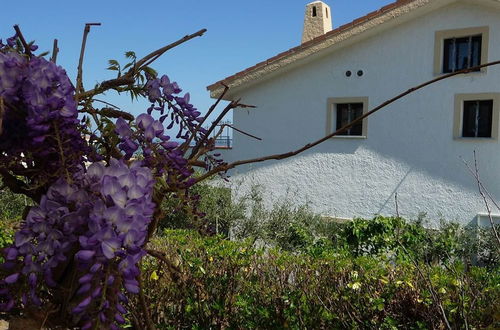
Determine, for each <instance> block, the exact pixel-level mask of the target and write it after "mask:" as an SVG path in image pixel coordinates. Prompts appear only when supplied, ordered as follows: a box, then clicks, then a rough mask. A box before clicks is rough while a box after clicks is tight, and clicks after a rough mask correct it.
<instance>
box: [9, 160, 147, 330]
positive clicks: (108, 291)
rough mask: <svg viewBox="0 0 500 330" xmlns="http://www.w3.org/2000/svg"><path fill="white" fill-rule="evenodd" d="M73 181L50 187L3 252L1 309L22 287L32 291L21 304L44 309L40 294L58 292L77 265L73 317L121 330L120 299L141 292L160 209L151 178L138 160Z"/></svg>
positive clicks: (96, 166)
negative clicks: (5, 269)
mask: <svg viewBox="0 0 500 330" xmlns="http://www.w3.org/2000/svg"><path fill="white" fill-rule="evenodd" d="M76 177H79V180H75V181H74V182H72V183H68V182H66V181H64V180H63V179H60V180H58V181H56V182H55V183H54V184H53V185H52V186H51V187H50V188H49V190H48V191H47V194H46V195H44V196H43V197H42V200H41V203H40V205H39V206H35V207H33V208H32V209H31V211H30V212H29V214H28V216H27V217H26V221H25V223H24V224H23V227H22V228H21V230H20V231H19V232H18V233H16V235H15V242H14V244H13V245H12V246H11V247H9V248H7V249H6V250H5V259H6V264H5V265H6V266H10V267H11V268H10V274H9V275H8V276H6V277H5V278H4V279H3V280H2V281H1V282H0V285H1V288H0V293H3V294H2V296H3V302H2V304H0V307H1V308H2V309H3V310H8V309H10V308H12V307H14V305H15V301H16V300H17V299H18V298H15V297H16V296H17V295H16V292H17V291H16V287H18V286H20V285H26V286H27V287H28V290H29V291H28V295H23V297H21V301H22V302H23V304H28V303H34V304H39V303H40V302H41V300H40V298H39V296H38V294H39V292H40V290H41V289H43V287H53V286H56V285H58V280H59V278H58V277H57V276H55V274H56V273H57V270H58V269H60V268H61V267H63V268H64V267H65V265H67V264H68V263H69V262H71V261H72V260H74V262H76V264H77V274H78V275H77V286H76V288H75V297H76V298H75V299H74V301H73V304H74V305H73V307H72V309H71V312H72V313H73V314H74V315H75V318H76V319H78V320H80V323H81V324H82V325H86V326H87V325H88V324H90V325H91V326H93V325H94V322H95V320H94V318H92V317H91V316H92V315H96V314H95V313H98V314H99V315H100V316H99V319H100V322H101V323H100V324H101V325H106V326H108V327H116V324H115V322H116V323H118V324H120V323H121V320H122V319H123V315H124V314H126V310H125V309H124V308H123V305H121V301H120V299H119V296H118V295H117V294H118V293H120V292H121V291H122V290H125V291H127V292H129V293H137V292H138V290H139V287H138V282H137V279H136V277H137V275H138V274H139V268H138V262H139V260H140V259H141V258H142V257H143V256H144V255H145V252H144V250H143V248H142V246H143V245H144V243H145V240H146V237H147V233H148V224H149V222H150V221H151V218H152V215H153V211H154V207H155V204H154V203H153V202H152V192H153V185H154V180H153V176H152V174H151V171H150V170H149V169H148V168H146V167H144V166H142V162H140V161H135V162H132V163H131V164H130V165H127V164H125V163H124V162H123V161H119V160H116V159H111V160H110V164H109V166H105V165H104V164H103V163H93V164H91V165H90V166H89V167H88V168H87V170H86V173H83V174H82V175H79V176H76ZM75 251H76V252H75ZM5 265H4V266H5ZM1 290H3V291H1ZM93 313H94V314H93ZM117 315H118V316H117ZM89 322H90V323H89Z"/></svg>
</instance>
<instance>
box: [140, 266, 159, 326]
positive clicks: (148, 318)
mask: <svg viewBox="0 0 500 330" xmlns="http://www.w3.org/2000/svg"><path fill="white" fill-rule="evenodd" d="M137 280H138V282H139V301H140V303H141V309H142V312H143V313H144V314H143V315H144V318H145V319H146V327H147V329H148V330H155V329H156V328H155V326H154V323H153V320H152V319H151V314H150V313H149V308H148V304H147V303H146V297H145V296H144V290H143V288H144V282H143V280H142V274H141V272H139V275H137Z"/></svg>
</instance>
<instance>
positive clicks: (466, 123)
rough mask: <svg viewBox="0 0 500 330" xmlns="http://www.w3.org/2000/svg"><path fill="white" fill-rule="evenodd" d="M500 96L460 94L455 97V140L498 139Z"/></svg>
mask: <svg viewBox="0 0 500 330" xmlns="http://www.w3.org/2000/svg"><path fill="white" fill-rule="evenodd" d="M499 105H500V94H498V93H491V94H488V93H486V94H458V95H456V96H455V123H454V136H455V138H476V139H477V138H489V139H491V138H494V139H496V138H497V137H498V113H499V111H498V110H499Z"/></svg>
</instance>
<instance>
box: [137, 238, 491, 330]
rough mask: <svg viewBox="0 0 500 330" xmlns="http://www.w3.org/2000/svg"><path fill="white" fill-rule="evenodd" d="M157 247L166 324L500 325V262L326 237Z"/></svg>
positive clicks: (156, 288) (153, 268)
mask: <svg viewBox="0 0 500 330" xmlns="http://www.w3.org/2000/svg"><path fill="white" fill-rule="evenodd" d="M153 246H154V247H155V248H156V249H157V250H161V251H163V252H164V253H165V254H164V261H163V262H158V261H157V259H153V258H147V259H146V260H145V262H144V264H143V268H144V270H145V272H144V276H145V281H146V286H145V287H146V291H145V297H146V299H147V302H146V303H147V304H148V307H149V308H150V309H151V311H152V315H153V317H154V322H155V323H156V324H157V325H158V326H159V328H162V329H177V328H210V327H212V328H235V329H246V328H261V329H262V328H292V329H299V328H300V329H304V328H310V329H313V328H314V329H318V328H325V329H326V328H328V329H331V328H359V329H367V328H376V329H380V328H385V329H396V328H404V329H427V328H438V329H439V328H445V327H446V322H449V323H450V325H451V326H452V327H453V328H462V327H464V325H465V324H468V326H470V327H487V326H490V327H498V326H500V323H499V320H498V319H495V317H498V313H499V312H500V311H499V309H498V302H500V287H499V286H500V269H499V268H498V267H493V268H490V269H487V268H485V267H476V266H471V265H467V264H465V263H463V262H461V261H458V260H457V261H447V262H446V263H445V266H442V265H437V264H436V265H430V264H428V263H426V262H423V261H422V260H417V259H413V258H412V257H411V256H403V254H402V252H401V254H399V255H398V256H397V257H395V258H393V257H391V256H390V255H388V254H387V253H385V254H372V252H367V253H364V254H363V255H357V253H351V252H350V250H349V249H347V248H345V249H340V248H338V247H335V246H333V245H328V244H324V241H321V244H320V242H319V241H318V242H317V243H316V244H312V245H311V246H309V249H308V251H307V252H303V253H291V252H287V251H283V250H280V249H278V248H271V249H263V248H254V247H253V241H251V240H245V241H238V242H235V241H229V240H226V239H224V238H223V237H221V236H214V237H210V238H207V237H202V236H200V235H199V234H197V233H195V232H193V231H186V230H174V231H172V230H167V231H165V233H164V236H163V237H157V238H156V239H155V240H154V242H153ZM386 251H393V252H395V251H394V250H386ZM132 310H135V309H134V308H132ZM137 317H138V316H137ZM445 317H446V318H445ZM445 320H446V321H445Z"/></svg>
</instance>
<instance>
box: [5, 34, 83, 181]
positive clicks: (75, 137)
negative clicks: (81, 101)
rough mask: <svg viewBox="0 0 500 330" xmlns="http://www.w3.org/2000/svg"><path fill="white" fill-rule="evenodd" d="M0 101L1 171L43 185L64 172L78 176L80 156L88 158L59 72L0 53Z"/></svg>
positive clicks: (62, 73) (36, 61)
mask: <svg viewBox="0 0 500 330" xmlns="http://www.w3.org/2000/svg"><path fill="white" fill-rule="evenodd" d="M12 40H15V38H14V39H12ZM12 42H14V41H12ZM8 43H9V44H10V43H11V42H10V41H9V39H8ZM0 98H1V100H0V102H1V106H2V111H0V116H1V118H0V124H1V127H0V168H5V169H8V170H11V171H13V172H14V173H16V172H22V171H29V172H30V173H34V174H32V177H33V179H34V180H35V181H38V179H39V178H41V179H43V180H47V178H51V177H57V176H59V175H58V174H60V173H61V172H62V171H63V170H64V171H66V170H68V171H69V172H70V173H74V172H76V171H78V168H79V167H80V166H81V164H82V163H83V161H84V155H85V154H92V152H91V150H90V148H89V147H88V146H87V144H86V142H85V140H84V139H83V138H82V136H81V134H80V132H79V128H80V127H79V120H78V111H77V105H76V102H75V100H74V88H73V86H72V84H71V81H70V80H69V78H68V76H67V74H66V72H65V71H64V69H62V68H61V67H59V66H57V65H56V64H54V63H52V62H50V61H47V60H46V59H44V58H41V57H36V56H33V57H31V58H28V57H25V56H22V55H20V54H18V53H17V52H15V51H0ZM21 164H23V165H21ZM53 181H54V180H49V182H53Z"/></svg>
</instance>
